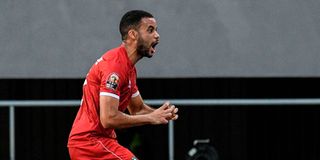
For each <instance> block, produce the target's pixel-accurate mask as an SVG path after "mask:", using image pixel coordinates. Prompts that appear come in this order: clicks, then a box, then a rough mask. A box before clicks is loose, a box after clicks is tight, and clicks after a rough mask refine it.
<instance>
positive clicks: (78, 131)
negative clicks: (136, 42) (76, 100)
mask: <svg viewBox="0 0 320 160" xmlns="http://www.w3.org/2000/svg"><path fill="white" fill-rule="evenodd" d="M136 77H137V76H136V69H135V67H134V65H133V64H132V63H131V61H130V60H129V57H128V55H127V52H126V50H125V48H124V45H121V46H119V47H117V48H114V49H112V50H110V51H108V52H106V53H105V54H104V55H103V56H102V57H101V58H100V59H98V60H97V61H96V63H95V64H93V66H92V67H91V69H90V71H89V73H88V74H87V76H86V80H85V82H84V84H83V96H82V100H81V106H80V108H79V111H78V113H77V116H76V118H75V120H74V123H73V126H72V129H71V132H70V135H69V141H68V147H76V146H81V145H85V144H86V143H88V141H89V142H90V139H92V138H103V137H107V138H116V134H115V132H114V129H105V128H103V126H102V124H101V123H100V118H99V117H100V116H99V111H100V106H99V97H100V96H111V97H114V98H117V99H119V107H118V110H119V111H122V112H123V111H125V109H126V108H127V106H128V104H129V101H130V99H131V98H132V97H135V96H138V95H139V91H138V88H137V85H136Z"/></svg>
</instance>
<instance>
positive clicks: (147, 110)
mask: <svg viewBox="0 0 320 160" xmlns="http://www.w3.org/2000/svg"><path fill="white" fill-rule="evenodd" d="M154 110H155V109H154V108H152V107H150V106H148V105H146V104H142V106H141V107H140V110H139V111H137V112H136V113H134V114H135V115H143V114H148V113H151V112H153V111H154Z"/></svg>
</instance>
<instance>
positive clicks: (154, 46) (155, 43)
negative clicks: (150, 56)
mask: <svg viewBox="0 0 320 160" xmlns="http://www.w3.org/2000/svg"><path fill="white" fill-rule="evenodd" d="M158 43H159V42H158V41H156V42H153V43H152V44H151V53H155V52H156V46H157V45H158Z"/></svg>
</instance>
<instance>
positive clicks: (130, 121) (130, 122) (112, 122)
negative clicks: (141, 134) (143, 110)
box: [101, 111, 151, 128]
mask: <svg viewBox="0 0 320 160" xmlns="http://www.w3.org/2000/svg"><path fill="white" fill-rule="evenodd" d="M101 123H102V125H103V126H104V128H130V127H135V126H141V125H146V124H151V118H150V115H148V114H143V115H128V114H125V113H123V112H120V111H118V112H117V113H116V114H114V115H110V116H109V117H106V118H104V119H101Z"/></svg>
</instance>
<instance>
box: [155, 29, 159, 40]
mask: <svg viewBox="0 0 320 160" xmlns="http://www.w3.org/2000/svg"><path fill="white" fill-rule="evenodd" d="M154 37H155V38H156V39H157V40H159V38H160V35H159V33H158V32H157V31H155V35H154Z"/></svg>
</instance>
